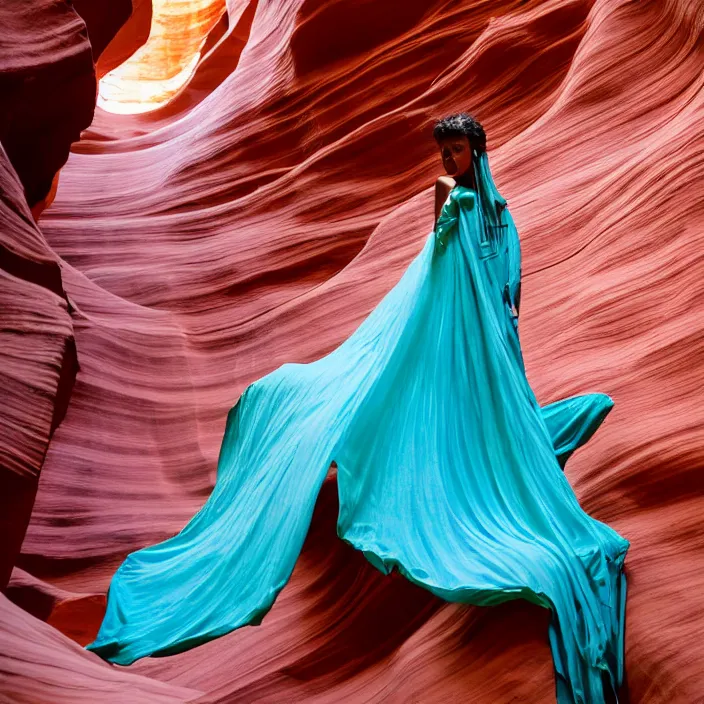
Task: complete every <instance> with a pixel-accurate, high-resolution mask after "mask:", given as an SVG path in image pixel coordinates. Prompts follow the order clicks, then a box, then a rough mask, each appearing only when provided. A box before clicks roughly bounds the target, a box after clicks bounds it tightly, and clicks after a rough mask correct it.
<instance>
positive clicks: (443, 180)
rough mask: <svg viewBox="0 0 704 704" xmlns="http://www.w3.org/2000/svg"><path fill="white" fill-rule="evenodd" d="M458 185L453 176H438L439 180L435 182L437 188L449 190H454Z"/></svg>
mask: <svg viewBox="0 0 704 704" xmlns="http://www.w3.org/2000/svg"><path fill="white" fill-rule="evenodd" d="M456 185H457V184H456V183H455V179H454V178H452V176H438V180H437V181H436V182H435V188H447V189H448V190H452V189H453V188H454V187H455V186H456Z"/></svg>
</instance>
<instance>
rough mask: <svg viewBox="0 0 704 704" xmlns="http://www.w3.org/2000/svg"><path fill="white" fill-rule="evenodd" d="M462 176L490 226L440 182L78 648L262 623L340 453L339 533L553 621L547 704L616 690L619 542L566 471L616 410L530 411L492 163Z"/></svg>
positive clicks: (233, 440)
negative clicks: (420, 220)
mask: <svg viewBox="0 0 704 704" xmlns="http://www.w3.org/2000/svg"><path fill="white" fill-rule="evenodd" d="M475 168H476V173H477V177H478V185H479V187H478V190H479V192H480V193H483V194H485V195H486V194H487V193H488V194H489V195H490V198H489V202H490V203H492V204H493V207H495V208H496V218H488V217H484V215H483V211H484V210H485V208H486V206H484V207H482V202H481V199H479V198H477V193H476V192H475V191H474V190H472V189H468V188H464V187H462V186H456V187H455V188H453V189H452V191H451V192H450V195H449V196H448V199H447V201H446V202H445V205H444V207H443V210H442V214H441V216H440V218H439V220H438V223H437V226H436V228H435V230H434V231H433V232H431V233H430V235H429V236H428V237H427V239H426V241H425V245H424V247H423V249H422V251H421V252H420V253H419V254H418V255H417V256H416V258H415V259H414V260H413V261H412V262H411V264H410V265H409V267H408V268H407V269H406V271H405V272H404V274H403V276H402V277H401V279H400V281H399V282H398V283H397V284H396V286H394V287H393V288H392V289H391V290H390V291H389V293H388V294H387V295H386V296H385V297H384V298H383V299H382V301H381V302H380V303H379V304H378V305H377V307H376V308H375V309H374V310H373V311H372V312H371V314H370V315H369V316H368V317H367V318H366V319H365V320H364V321H363V322H362V324H361V325H360V326H359V327H358V328H357V329H356V330H355V332H354V333H353V334H352V335H351V336H350V337H349V338H348V339H347V340H345V341H344V342H343V343H342V344H341V345H340V346H339V347H338V348H337V349H335V350H333V351H332V352H331V353H330V354H328V355H326V356H325V357H323V358H322V359H319V360H317V361H315V362H312V363H309V364H294V363H287V364H284V365H282V366H281V367H279V368H278V369H276V370H275V371H273V372H271V373H270V374H267V375H266V376H264V377H263V378H261V379H258V380H257V381H255V382H253V383H251V384H250V385H249V386H247V388H246V389H245V390H244V392H243V393H242V395H241V396H240V398H239V400H238V401H237V403H236V404H235V405H234V406H233V408H232V409H231V410H230V412H229V414H228V417H227V424H226V428H225V435H224V439H223V443H222V447H221V451H220V457H219V461H218V471H217V481H216V485H215V487H214V489H213V491H212V494H211V496H210V498H209V499H208V501H207V502H206V503H205V505H204V506H203V507H202V508H201V510H200V511H199V512H198V513H197V514H196V515H195V516H194V517H193V518H192V519H191V521H190V522H189V523H188V524H187V525H186V526H185V527H184V528H183V530H182V531H181V532H180V533H179V534H178V535H176V536H174V537H173V538H170V539H168V540H166V541H164V542H162V543H160V544H157V545H153V546H150V547H147V548H144V549H142V550H138V551H136V552H134V553H132V554H130V555H129V556H128V557H127V558H126V559H125V561H124V562H123V564H122V565H121V566H120V568H119V569H118V570H117V572H116V574H115V575H114V577H113V579H112V582H111V585H110V589H109V592H108V604H107V612H106V614H105V618H104V620H103V623H102V625H101V628H100V631H99V633H98V636H97V638H96V640H95V641H94V642H93V643H91V644H90V645H88V646H86V647H87V648H88V649H89V650H92V651H94V652H96V653H98V654H99V655H100V656H101V657H103V658H105V659H106V660H109V661H112V662H115V663H119V664H122V665H127V664H130V663H132V662H134V661H135V660H137V659H138V658H142V657H145V656H147V655H153V656H164V655H170V654H173V653H178V652H181V651H183V650H187V649H189V648H192V647H194V646H197V645H199V644H201V643H204V642H206V641H209V640H212V639H213V638H218V637H219V636H222V635H224V634H226V633H228V632H230V631H232V630H234V629H236V628H239V627H241V626H245V625H252V624H258V623H260V622H261V620H262V618H263V617H264V615H265V614H266V613H267V611H268V610H269V609H270V608H271V606H272V604H273V603H274V600H275V599H276V596H277V594H278V593H279V592H280V591H281V589H283V587H284V585H285V584H286V582H287V581H288V579H289V577H290V575H291V572H292V571H293V567H294V563H295V562H296V559H297V557H298V555H299V553H300V550H301V547H302V545H303V541H304V539H305V536H306V533H307V531H308V527H309V524H310V520H311V516H312V513H313V507H314V504H315V501H316V498H317V495H318V492H319V490H320V487H321V485H322V482H323V480H324V479H325V476H326V474H327V472H328V469H329V466H330V463H331V462H332V461H333V460H334V461H336V463H337V466H338V473H337V481H338V491H339V499H340V510H339V516H338V523H337V533H338V535H339V537H340V538H342V539H343V540H344V541H346V542H347V543H349V544H350V545H352V546H353V547H355V548H356V549H358V550H361V551H362V552H363V553H364V555H365V556H366V557H367V559H368V560H369V561H370V562H371V563H372V564H373V565H374V566H375V567H376V568H378V569H379V570H381V571H382V572H384V573H389V572H390V571H391V570H392V569H397V570H398V571H399V572H400V573H401V574H403V575H404V576H405V577H406V578H407V579H409V580H411V581H412V582H414V583H416V584H418V585H420V586H422V587H424V588H426V589H428V590H430V591H431V592H433V593H434V594H436V595H437V596H439V597H441V598H442V599H445V600H448V601H453V602H463V603H467V604H478V605H495V604H499V603H501V602H504V601H508V600H510V599H516V598H522V599H527V600H529V601H531V602H533V603H535V604H539V605H540V606H543V607H545V608H548V609H550V610H551V622H550V626H549V633H548V636H549V641H550V646H551V649H552V654H553V659H554V665H555V672H556V692H557V700H558V702H559V703H560V704H574V703H587V702H588V703H589V704H598V703H599V702H602V701H604V694H605V691H606V689H615V688H616V687H617V686H618V685H619V684H620V683H621V681H622V677H623V628H624V608H625V597H626V581H625V576H624V574H623V571H622V566H623V560H624V557H625V554H626V551H627V549H628V547H629V543H628V541H627V540H625V539H624V538H622V537H621V536H620V535H619V534H618V533H616V532H615V531H614V530H613V529H611V528H610V527H609V526H607V525H606V524H604V523H601V522H600V521H598V520H596V519H594V518H592V517H590V516H589V515H587V514H586V513H585V512H584V511H583V510H582V509H581V507H580V505H579V503H578V501H577V499H576V497H575V494H574V492H573V490H572V488H571V487H570V484H569V482H568V481H567V479H566V477H565V475H564V473H563V471H562V469H561V467H562V466H564V463H565V461H566V460H567V458H568V457H569V455H570V454H571V453H572V452H573V451H574V450H575V449H576V448H577V447H579V446H580V445H582V444H584V443H585V442H586V441H587V440H588V439H589V437H591V435H592V434H593V433H594V431H595V430H596V429H597V428H598V426H599V425H600V423H601V422H602V421H603V419H604V418H605V416H606V415H607V413H608V412H609V410H610V409H611V407H612V405H613V402H612V400H611V399H610V398H609V397H608V396H607V395H605V394H600V393H587V394H583V395H578V396H573V397H570V398H567V399H563V400H561V401H558V402H556V403H552V404H549V405H547V406H545V407H544V408H541V407H540V406H539V405H538V402H537V401H536V398H535V396H534V394H533V392H532V390H531V388H530V386H529V384H528V381H527V379H526V375H525V369H524V365H523V358H522V355H521V349H520V343H519V338H518V328H517V319H516V314H515V312H514V310H513V308H514V304H515V299H516V295H517V291H518V285H519V283H520V248H519V242H518V234H517V232H516V228H515V225H514V223H513V219H512V217H511V214H510V212H509V210H508V208H507V207H506V202H505V201H504V200H503V199H502V198H501V197H500V195H499V194H498V191H496V188H495V186H494V185H493V180H492V179H491V174H490V171H489V164H488V157H487V155H486V153H484V154H482V155H481V156H480V157H479V158H478V159H477V161H476V166H475ZM492 222H496V223H498V224H496V225H494V224H492ZM602 674H603V676H604V677H603V678H602Z"/></svg>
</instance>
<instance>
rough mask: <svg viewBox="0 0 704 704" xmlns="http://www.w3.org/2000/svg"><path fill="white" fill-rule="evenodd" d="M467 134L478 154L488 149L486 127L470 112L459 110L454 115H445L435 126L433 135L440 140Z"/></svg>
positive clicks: (436, 139)
mask: <svg viewBox="0 0 704 704" xmlns="http://www.w3.org/2000/svg"><path fill="white" fill-rule="evenodd" d="M458 134H459V135H462V134H463V135H466V136H467V139H468V140H469V144H470V146H471V147H472V149H476V150H477V153H478V154H481V153H482V152H485V151H486V133H485V132H484V128H483V127H482V126H481V123H479V122H478V121H477V120H475V119H474V118H473V117H472V116H471V115H470V114H469V113H466V112H458V113H455V114H454V115H448V116H447V117H443V118H441V119H440V120H438V121H437V122H436V123H435V126H434V127H433V137H434V138H435V141H436V142H438V141H439V140H441V139H444V138H445V137H454V136H455V135H458Z"/></svg>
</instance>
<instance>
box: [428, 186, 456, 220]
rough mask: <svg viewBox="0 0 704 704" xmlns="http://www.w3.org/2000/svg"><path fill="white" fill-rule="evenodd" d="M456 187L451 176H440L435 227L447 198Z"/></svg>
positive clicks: (436, 199) (436, 190) (436, 188)
mask: <svg viewBox="0 0 704 704" xmlns="http://www.w3.org/2000/svg"><path fill="white" fill-rule="evenodd" d="M454 187H455V181H454V179H453V178H451V177H450V176H440V177H439V178H438V180H437V181H436V182H435V225H437V222H438V218H439V217H440V211H441V210H442V206H443V205H445V201H446V200H447V196H448V195H449V194H450V191H451V190H452V189H453V188H454ZM435 225H434V226H433V229H434V228H435Z"/></svg>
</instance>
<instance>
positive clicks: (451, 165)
mask: <svg viewBox="0 0 704 704" xmlns="http://www.w3.org/2000/svg"><path fill="white" fill-rule="evenodd" d="M445 171H447V173H448V174H454V173H455V171H457V164H455V162H454V161H446V162H445Z"/></svg>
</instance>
